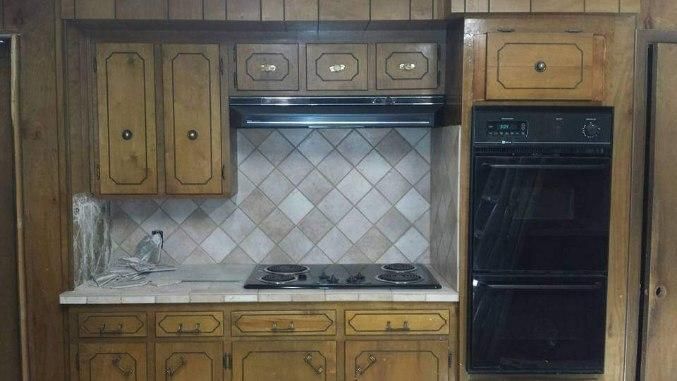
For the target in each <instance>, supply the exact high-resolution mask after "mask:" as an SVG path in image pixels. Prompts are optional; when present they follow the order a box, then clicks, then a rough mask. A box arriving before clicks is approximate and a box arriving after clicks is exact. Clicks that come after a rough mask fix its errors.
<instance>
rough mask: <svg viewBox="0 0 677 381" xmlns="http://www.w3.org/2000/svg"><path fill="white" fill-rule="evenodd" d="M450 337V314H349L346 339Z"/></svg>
mask: <svg viewBox="0 0 677 381" xmlns="http://www.w3.org/2000/svg"><path fill="white" fill-rule="evenodd" d="M448 333H449V311H448V310H371V311H346V335H433V334H434V335H437V334H448Z"/></svg>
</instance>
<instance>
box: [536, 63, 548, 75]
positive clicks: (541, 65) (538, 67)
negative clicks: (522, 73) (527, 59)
mask: <svg viewBox="0 0 677 381" xmlns="http://www.w3.org/2000/svg"><path fill="white" fill-rule="evenodd" d="M534 69H536V71H537V72H539V73H543V72H544V71H546V70H548V65H547V64H546V63H545V62H543V61H538V62H536V65H534Z"/></svg>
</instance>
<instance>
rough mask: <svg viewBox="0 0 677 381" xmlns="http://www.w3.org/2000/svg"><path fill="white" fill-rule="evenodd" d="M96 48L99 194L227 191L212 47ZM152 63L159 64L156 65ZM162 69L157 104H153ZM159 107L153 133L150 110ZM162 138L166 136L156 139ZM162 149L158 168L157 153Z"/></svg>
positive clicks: (226, 150)
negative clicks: (158, 53)
mask: <svg viewBox="0 0 677 381" xmlns="http://www.w3.org/2000/svg"><path fill="white" fill-rule="evenodd" d="M159 50H160V51H161V52H162V54H161V58H160V59H157V60H156V57H155V46H154V45H152V44H124V43H100V44H98V45H97V58H96V68H97V70H96V71H97V72H96V79H97V81H96V85H97V105H98V106H97V110H98V140H97V144H96V148H97V149H98V154H97V157H96V161H97V162H96V174H95V176H96V178H95V180H94V187H95V189H96V192H97V193H98V194H100V195H104V196H106V195H163V194H166V195H211V196H215V195H224V194H225V195H227V194H229V193H230V192H231V188H232V185H233V183H234V179H233V175H232V173H231V165H230V158H231V144H232V143H233V142H231V140H230V133H229V132H228V119H227V117H223V115H224V113H226V116H227V110H226V107H225V106H223V105H222V97H221V94H222V89H223V91H224V92H225V86H223V84H222V82H221V62H222V61H221V58H220V54H219V47H218V46H217V45H191V44H166V45H162V46H160V49H159ZM156 61H157V62H156ZM156 65H159V66H161V70H162V74H163V75H162V77H163V78H162V83H161V84H160V86H159V88H160V89H161V91H162V97H161V98H162V99H163V100H164V102H163V103H164V104H163V107H159V106H158V105H156V94H155V91H156V88H157V87H156V85H157V83H156V80H159V79H156V77H155V71H156ZM157 109H159V110H163V115H161V116H160V118H158V119H159V120H160V121H161V123H162V124H161V125H160V128H161V129H162V131H161V132H162V133H158V126H157V125H156V110H157ZM159 136H164V140H163V141H162V140H159ZM162 154H164V160H163V161H162V163H163V164H164V168H158V162H159V161H158V156H159V155H162Z"/></svg>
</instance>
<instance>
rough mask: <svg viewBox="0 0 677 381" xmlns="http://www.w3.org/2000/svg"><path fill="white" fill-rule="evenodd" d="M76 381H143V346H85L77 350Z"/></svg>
mask: <svg viewBox="0 0 677 381" xmlns="http://www.w3.org/2000/svg"><path fill="white" fill-rule="evenodd" d="M78 353H79V355H78V363H79V364H78V368H79V374H80V381H129V380H137V381H144V380H147V379H148V375H147V372H146V366H147V361H146V344H144V343H115V344H111V343H91V344H90V343H87V344H80V345H79V347H78Z"/></svg>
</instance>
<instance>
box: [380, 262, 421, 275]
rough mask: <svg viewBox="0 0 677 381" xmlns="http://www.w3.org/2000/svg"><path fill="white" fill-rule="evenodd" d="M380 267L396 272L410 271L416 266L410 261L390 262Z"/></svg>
mask: <svg viewBox="0 0 677 381" xmlns="http://www.w3.org/2000/svg"><path fill="white" fill-rule="evenodd" d="M381 268H382V269H383V270H386V271H394V272H396V273H408V272H410V271H414V270H416V266H414V265H412V264H411V263H390V264H387V265H383V266H382V267H381Z"/></svg>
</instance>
